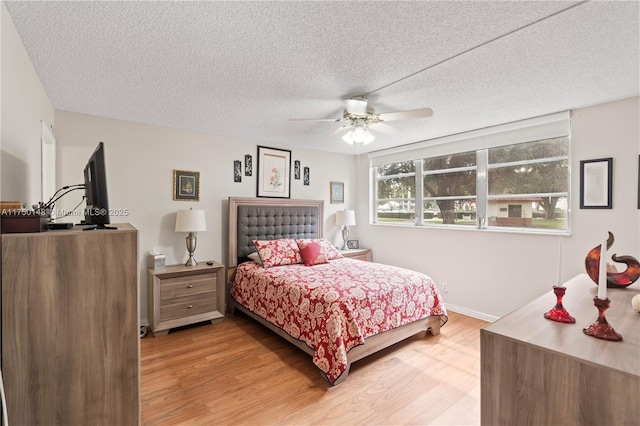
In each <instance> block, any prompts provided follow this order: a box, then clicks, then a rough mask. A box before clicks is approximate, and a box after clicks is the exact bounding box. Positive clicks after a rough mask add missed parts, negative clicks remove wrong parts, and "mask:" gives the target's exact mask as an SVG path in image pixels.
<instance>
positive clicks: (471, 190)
mask: <svg viewBox="0 0 640 426" xmlns="http://www.w3.org/2000/svg"><path fill="white" fill-rule="evenodd" d="M421 163H422V164H423V168H422V176H423V177H422V179H423V189H424V192H423V194H424V196H423V203H424V209H425V211H426V212H429V216H432V217H431V218H430V219H426V218H425V219H426V220H427V222H428V223H431V224H456V223H457V224H459V225H467V226H474V225H475V206H476V153H475V152H465V153H461V154H453V155H443V156H439V157H435V158H425V159H423V160H422V161H421ZM431 212H433V215H431Z"/></svg>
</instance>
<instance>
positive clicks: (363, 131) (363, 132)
mask: <svg viewBox="0 0 640 426" xmlns="http://www.w3.org/2000/svg"><path fill="white" fill-rule="evenodd" d="M367 133H369V131H368V130H367V128H366V127H365V126H364V124H360V123H357V124H356V125H355V128H354V129H353V141H354V142H357V143H362V142H364V140H365V139H366V137H367Z"/></svg>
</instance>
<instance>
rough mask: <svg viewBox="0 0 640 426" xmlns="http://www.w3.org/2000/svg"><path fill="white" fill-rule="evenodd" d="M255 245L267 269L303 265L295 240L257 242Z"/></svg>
mask: <svg viewBox="0 0 640 426" xmlns="http://www.w3.org/2000/svg"><path fill="white" fill-rule="evenodd" d="M253 244H254V245H255V246H256V249H257V250H258V254H259V255H260V259H261V260H262V266H264V267H265V268H270V267H272V266H282V265H293V264H294V263H302V257H300V249H298V245H297V244H296V242H295V240H293V239H291V238H283V239H281V240H267V241H260V240H255V241H254V242H253Z"/></svg>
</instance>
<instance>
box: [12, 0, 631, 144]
mask: <svg viewBox="0 0 640 426" xmlns="http://www.w3.org/2000/svg"><path fill="white" fill-rule="evenodd" d="M5 4H6V5H7V9H8V10H9V13H10V14H11V17H12V19H13V21H14V23H15V25H16V27H17V29H18V32H19V33H20V36H21V37H22V40H23V42H24V44H25V47H26V49H27V52H28V53H29V56H30V57H31V60H32V62H33V65H34V67H35V69H36V71H37V73H38V75H39V76H40V79H41V81H42V83H43V85H44V88H45V90H46V92H47V95H48V96H49V98H50V100H51V102H52V104H53V107H54V108H55V109H57V110H63V111H71V112H78V113H84V114H91V115H97V116H103V117H110V118H117V119H122V120H128V121H134V122H140V123H146V124H154V125H160V126H166V127H173V128H179V129H186V130H193V131H199V132H205V133H210V134H215V135H224V136H229V137H234V138H243V139H251V140H253V141H258V142H261V143H265V144H271V145H273V146H285V147H290V148H295V147H305V148H312V149H319V150H325V151H333V152H344V153H362V152H366V151H372V150H378V149H383V148H388V147H392V146H397V145H403V144H407V143H412V142H417V141H422V140H427V139H432V138H434V137H438V136H444V135H449V134H453V133H459V132H462V131H466V130H471V129H477V128H482V127H486V126H491V125H495V124H499V123H505V122H510V121H515V120H520V119H524V118H530V117H535V116H539V115H544V114H548V113H552V112H557V111H562V110H567V109H572V108H579V107H584V106H589V105H594V104H598V103H602V102H607V101H612V100H616V99H622V98H626V97H630V96H635V95H638V94H639V84H640V83H639V82H640V75H639V74H640V59H639V46H640V36H639V29H640V24H639V16H640V8H639V5H640V3H639V2H638V1H632V2H622V1H617V2H612V1H611V2H610V1H602V2H601V1H592V2H584V3H582V2H567V1H559V2H553V1H548V2H547V1H545V2H541V1H533V2H527V1H518V2H515V1H507V2H497V1H495V2H481V1H470V2H462V1H456V2H453V1H452V2H449V1H438V2H431V1H421V2H355V1H354V2H334V1H327V2H325V1H323V2H320V1H309V2H268V1H260V2H155V1H152V2H99V1H90V2H13V1H7V2H5ZM363 94H369V100H370V102H371V103H373V105H374V106H375V108H376V111H377V112H378V113H384V112H392V111H400V110H408V109H417V108H425V107H430V108H432V109H433V111H434V116H433V117H432V118H420V119H414V120H407V121H394V122H392V123H389V124H392V125H393V126H394V127H396V128H398V129H399V130H400V131H399V132H398V133H397V134H396V135H394V136H385V135H382V134H376V139H375V140H374V141H373V142H372V143H371V144H370V145H367V146H366V147H364V146H362V145H356V146H353V147H352V146H349V145H347V144H346V143H344V142H343V141H342V140H341V138H340V136H334V137H333V138H328V137H327V136H326V135H327V134H328V133H330V132H331V131H333V130H334V129H335V128H336V127H338V125H337V124H336V123H330V122H320V123H314V122H292V121H289V118H333V117H340V116H341V112H342V101H341V100H342V99H348V98H350V97H352V96H355V95H363Z"/></svg>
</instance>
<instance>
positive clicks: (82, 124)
mask: <svg viewBox="0 0 640 426" xmlns="http://www.w3.org/2000/svg"><path fill="white" fill-rule="evenodd" d="M55 119H56V127H57V134H56V143H57V146H58V151H57V157H58V174H57V181H58V183H59V186H64V185H69V184H75V183H82V182H83V175H82V171H83V168H84V166H85V164H86V162H87V160H88V159H89V156H90V155H91V153H92V152H93V150H94V149H95V147H96V146H97V144H98V142H100V141H102V142H104V143H105V154H106V167H107V181H108V193H109V207H110V208H111V209H112V210H113V209H127V210H128V211H129V214H128V215H127V216H123V217H117V216H116V217H114V216H112V217H111V222H112V223H117V222H126V223H131V224H132V225H133V226H135V227H136V228H137V229H138V231H139V265H140V290H141V291H140V297H141V320H142V322H143V323H146V320H147V306H146V261H147V255H148V252H149V250H150V249H151V248H152V247H154V246H157V247H159V249H160V251H161V252H162V253H163V254H165V255H166V256H167V259H166V262H167V264H178V263H184V262H185V261H186V260H187V252H186V248H185V237H186V235H185V234H177V233H175V232H174V230H173V229H174V226H175V215H176V211H177V210H180V209H188V208H190V207H193V208H195V209H204V210H205V211H206V219H207V231H205V232H201V233H199V235H198V247H197V249H196V252H195V258H196V260H198V261H205V260H210V259H213V260H217V261H219V262H226V253H227V251H226V247H227V246H226V244H227V231H226V229H227V222H228V220H227V199H228V197H230V196H236V197H255V196H256V166H257V157H256V154H257V145H264V146H270V147H276V148H284V149H289V148H287V147H282V146H277V144H273V143H268V142H264V141H248V140H238V139H232V138H226V137H221V136H213V135H207V134H202V133H194V132H187V131H183V130H176V129H170V128H164V127H155V126H148V125H144V124H138V123H131V122H126V121H119V120H112V119H107V118H100V117H93V116H88V115H82V114H74V113H68V112H62V111H56V113H55ZM245 154H251V155H252V156H253V167H254V171H253V176H252V177H247V176H243V177H242V182H241V183H234V181H233V161H234V160H241V161H242V162H243V166H244V156H245ZM354 158H355V157H353V156H351V155H343V154H333V153H326V152H320V151H313V150H304V149H298V148H294V149H292V155H291V159H292V161H293V160H300V162H301V165H302V167H305V166H306V167H309V168H310V171H311V174H310V176H311V179H310V185H309V186H304V185H303V183H302V180H295V179H292V180H291V198H296V199H320V200H324V202H325V212H324V214H325V223H324V230H325V237H326V238H328V239H329V240H331V241H332V242H334V244H336V245H337V244H338V243H339V242H340V240H341V237H340V232H339V228H338V227H336V226H335V212H336V211H337V210H340V209H344V208H351V209H352V208H354V207H355V194H354V193H353V188H354V187H355V185H354V182H355V177H356V172H355V170H354V163H355V161H354ZM328 165H330V167H328ZM174 169H177V170H190V171H199V172H200V185H201V186H200V202H185V201H174V200H173V170H174ZM330 181H339V182H344V183H345V204H331V203H330V198H329V182H330ZM81 198H82V193H81V192H80V191H78V192H76V193H72V194H70V195H68V196H67V197H65V199H64V202H63V203H59V205H58V206H57V207H58V208H66V209H71V208H72V207H74V206H75V205H76V204H77V203H78V202H79V201H80V200H81ZM79 220H80V218H79V217H75V218H73V221H74V222H78V221H79Z"/></svg>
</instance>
